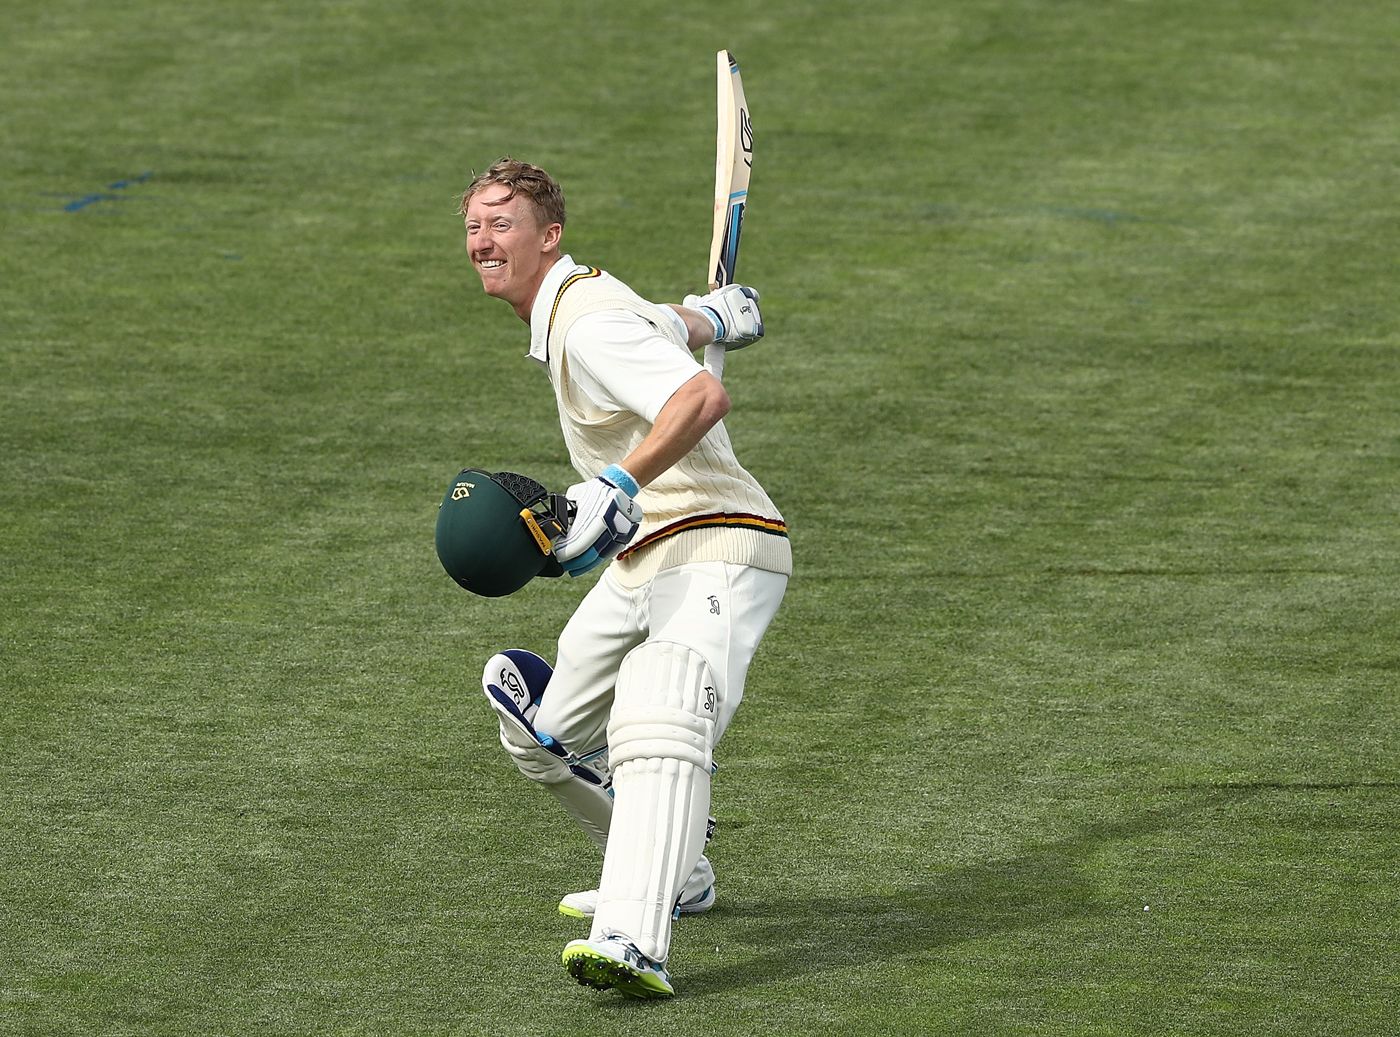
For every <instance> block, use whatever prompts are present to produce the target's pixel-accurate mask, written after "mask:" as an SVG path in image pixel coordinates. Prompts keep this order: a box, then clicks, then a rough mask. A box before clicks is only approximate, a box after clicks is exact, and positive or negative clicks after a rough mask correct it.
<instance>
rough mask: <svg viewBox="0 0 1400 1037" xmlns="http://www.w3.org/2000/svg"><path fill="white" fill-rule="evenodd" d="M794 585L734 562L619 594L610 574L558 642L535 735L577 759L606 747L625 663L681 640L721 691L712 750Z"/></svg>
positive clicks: (678, 572) (688, 570) (702, 565)
mask: <svg viewBox="0 0 1400 1037" xmlns="http://www.w3.org/2000/svg"><path fill="white" fill-rule="evenodd" d="M787 581H788V578H787V577H786V576H784V575H782V574H781V573H772V572H768V571H766V570H764V569H755V568H752V567H751V566H747V565H734V564H732V563H730V562H694V563H691V564H689V565H680V566H676V567H675V568H672V569H663V570H662V571H661V572H659V573H658V574H657V575H656V576H655V578H653V579H652V581H651V582H650V583H648V584H644V585H643V586H641V587H638V588H635V589H628V588H626V587H623V586H622V585H621V584H620V583H619V582H618V581H617V580H616V578H614V576H613V574H612V569H611V567H609V568H608V569H605V570H604V571H603V575H602V578H601V579H599V581H598V582H597V583H596V584H595V585H594V587H593V589H592V590H591V591H589V592H588V594H587V596H585V597H584V599H583V601H582V602H580V603H579V607H578V609H577V610H576V611H575V612H574V614H573V617H572V618H571V619H570V620H569V622H568V623H567V624H566V625H565V627H564V630H563V633H561V634H560V635H559V655H558V658H557V659H556V660H555V664H554V676H553V677H552V678H550V682H549V692H548V694H546V695H545V696H544V701H543V702H542V703H541V705H540V711H539V714H538V715H537V716H536V717H535V727H536V729H537V730H539V731H541V732H544V733H546V734H549V735H551V736H553V737H554V738H555V739H557V740H558V741H559V742H560V743H562V744H563V745H564V747H565V748H567V749H568V750H570V751H571V752H573V753H576V754H578V755H579V756H586V755H589V754H591V753H594V752H597V751H599V750H601V749H602V748H603V747H604V746H605V745H606V744H607V730H608V715H609V713H610V711H611V710H612V704H613V688H614V684H615V682H616V680H617V671H618V667H620V666H621V665H622V659H623V657H624V656H625V655H626V654H627V653H628V652H630V651H631V650H632V649H634V648H636V647H637V646H638V645H640V644H641V643H642V642H643V641H646V640H648V639H649V638H654V639H656V640H662V641H675V642H678V643H680V644H683V645H685V646H687V647H689V648H691V649H693V650H695V651H696V652H698V653H699V654H700V655H701V656H703V657H704V659H705V661H706V662H707V663H708V664H709V666H710V671H711V674H712V676H713V677H714V679H715V683H716V688H715V690H716V722H715V742H716V743H718V742H719V739H720V736H721V735H723V734H724V731H725V728H727V727H728V726H729V721H730V720H731V719H733V717H734V711H735V710H736V709H738V708H739V700H740V699H742V698H743V696H744V679H745V677H746V676H747V675H748V670H749V663H750V662H751V661H752V660H753V656H754V652H755V651H757V649H758V643H759V641H761V640H762V639H763V633H764V631H765V630H767V629H768V624H769V623H770V622H771V621H772V619H773V616H774V615H775V614H776V613H777V611H778V606H779V604H781V602H782V600H783V593H784V591H786V590H787Z"/></svg>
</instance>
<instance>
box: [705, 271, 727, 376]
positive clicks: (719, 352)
mask: <svg viewBox="0 0 1400 1037" xmlns="http://www.w3.org/2000/svg"><path fill="white" fill-rule="evenodd" d="M725 283H726V282H725V281H724V280H723V279H720V280H714V281H711V282H710V291H712V292H717V291H719V290H720V287H721V286H722V285H723V284H725ZM725 356H726V350H725V348H724V346H722V345H721V344H720V343H718V342H711V343H710V344H709V345H708V346H706V347H705V370H706V371H709V372H710V374H712V375H714V376H715V377H716V378H718V379H719V380H720V381H721V382H722V381H724V358H725Z"/></svg>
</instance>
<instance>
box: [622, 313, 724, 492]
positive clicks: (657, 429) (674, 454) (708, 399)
mask: <svg viewBox="0 0 1400 1037" xmlns="http://www.w3.org/2000/svg"><path fill="white" fill-rule="evenodd" d="M701 319H702V320H703V319H704V318H703V317H702V318H701ZM728 413H729V394H728V393H727V392H725V391H724V385H723V384H722V383H721V382H720V381H719V379H717V378H715V377H714V376H713V375H712V374H710V373H709V372H708V371H701V372H700V373H699V374H697V375H695V377H693V378H691V379H690V381H688V382H686V383H685V384H684V385H682V386H681V387H680V388H679V389H677V390H676V391H675V392H674V393H673V394H672V395H671V398H670V399H669V400H667V401H666V406H664V407H662V408H661V413H660V414H658V415H657V416H656V421H655V422H653V423H652V427H651V431H650V432H649V433H647V436H646V438H645V439H643V440H642V441H641V443H639V444H638V445H637V448H636V449H635V450H633V451H632V452H631V453H630V454H628V455H627V457H626V458H625V459H624V460H623V461H622V467H623V468H625V469H627V471H628V472H629V473H630V474H631V476H632V478H634V479H636V480H637V484H638V485H639V486H645V485H647V483H649V482H651V481H652V480H653V479H655V478H656V477H657V476H659V475H660V474H661V473H662V472H664V471H666V469H668V468H670V467H671V466H672V465H673V464H675V463H676V462H677V461H679V460H680V459H681V458H682V457H684V456H685V455H686V454H688V453H690V451H691V450H693V449H695V445H696V444H697V443H699V442H700V440H702V439H704V438H705V434H706V433H707V432H709V431H710V429H712V428H714V427H715V425H717V424H719V422H720V421H721V420H722V419H723V418H724V416H725V415H726V414H728Z"/></svg>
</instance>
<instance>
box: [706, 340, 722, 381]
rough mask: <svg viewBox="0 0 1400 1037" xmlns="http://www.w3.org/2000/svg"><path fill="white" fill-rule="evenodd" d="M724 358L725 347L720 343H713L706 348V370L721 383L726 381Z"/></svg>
mask: <svg viewBox="0 0 1400 1037" xmlns="http://www.w3.org/2000/svg"><path fill="white" fill-rule="evenodd" d="M724 356H725V350H724V346H722V345H721V344H720V343H718V342H711V343H710V344H709V345H708V346H706V347H705V370H706V371H709V372H710V374H712V375H714V376H715V377H716V378H718V379H719V380H720V381H724Z"/></svg>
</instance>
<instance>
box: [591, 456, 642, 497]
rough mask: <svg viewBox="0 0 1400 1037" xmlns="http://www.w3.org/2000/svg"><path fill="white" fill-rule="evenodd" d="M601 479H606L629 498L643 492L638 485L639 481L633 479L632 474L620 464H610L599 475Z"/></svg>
mask: <svg viewBox="0 0 1400 1037" xmlns="http://www.w3.org/2000/svg"><path fill="white" fill-rule="evenodd" d="M598 478H599V479H606V480H607V481H608V482H610V483H612V484H613V485H614V486H616V487H617V488H618V489H619V490H621V491H622V492H623V493H625V494H627V496H629V497H635V496H637V494H639V493H641V492H642V488H641V487H640V486H638V485H637V480H636V479H634V478H632V475H631V473H629V472H628V471H627V469H626V468H623V467H622V465H620V464H610V465H608V466H607V467H606V468H604V469H603V470H602V471H601V472H599V473H598Z"/></svg>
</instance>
